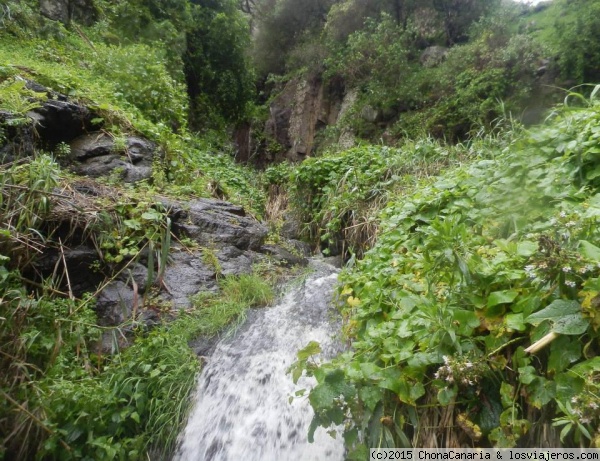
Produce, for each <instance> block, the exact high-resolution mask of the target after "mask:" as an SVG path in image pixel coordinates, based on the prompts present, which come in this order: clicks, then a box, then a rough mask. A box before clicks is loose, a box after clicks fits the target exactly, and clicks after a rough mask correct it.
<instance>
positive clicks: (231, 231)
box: [171, 199, 268, 250]
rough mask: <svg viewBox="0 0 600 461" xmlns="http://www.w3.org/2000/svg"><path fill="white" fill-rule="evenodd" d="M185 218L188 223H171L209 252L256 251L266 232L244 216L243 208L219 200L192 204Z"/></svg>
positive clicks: (189, 204) (196, 201) (207, 200)
mask: <svg viewBox="0 0 600 461" xmlns="http://www.w3.org/2000/svg"><path fill="white" fill-rule="evenodd" d="M171 203H172V202H171ZM186 215H187V216H186V218H187V220H185V221H177V222H174V223H173V228H174V229H175V230H177V231H179V232H181V233H183V234H185V235H186V236H187V237H189V238H191V239H193V240H195V241H197V242H198V243H199V244H200V245H202V246H206V247H209V248H212V247H215V248H222V247H224V246H234V247H236V248H239V249H240V250H257V249H259V248H260V246H261V245H262V243H263V241H264V239H265V237H266V236H267V232H268V231H267V228H266V227H265V226H264V225H262V224H261V223H259V222H258V221H257V220H256V219H254V218H251V217H249V216H245V212H244V209H243V208H242V207H239V206H236V205H232V204H231V203H229V202H224V201H222V200H214V199H197V200H192V201H190V202H189V203H188V209H187V212H186Z"/></svg>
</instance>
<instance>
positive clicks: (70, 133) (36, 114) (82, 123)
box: [27, 98, 96, 147]
mask: <svg viewBox="0 0 600 461" xmlns="http://www.w3.org/2000/svg"><path fill="white" fill-rule="evenodd" d="M65 99H66V98H65ZM27 115H28V116H29V117H30V118H32V119H33V121H34V123H35V129H36V131H37V133H38V135H39V138H40V140H41V141H42V142H43V143H44V144H46V145H47V146H51V147H53V146H54V145H56V144H58V143H59V142H66V143H68V142H70V141H71V140H73V139H75V138H76V137H77V136H80V135H82V134H84V133H86V132H87V131H89V130H91V129H92V126H93V125H92V119H93V118H94V117H96V115H95V114H93V113H92V112H91V111H90V110H89V109H88V108H87V107H85V106H83V105H81V104H77V103H75V102H71V101H67V100H62V99H48V100H47V101H46V102H44V103H43V104H42V106H41V107H39V108H37V109H34V110H32V111H31V112H29V113H28V114H27Z"/></svg>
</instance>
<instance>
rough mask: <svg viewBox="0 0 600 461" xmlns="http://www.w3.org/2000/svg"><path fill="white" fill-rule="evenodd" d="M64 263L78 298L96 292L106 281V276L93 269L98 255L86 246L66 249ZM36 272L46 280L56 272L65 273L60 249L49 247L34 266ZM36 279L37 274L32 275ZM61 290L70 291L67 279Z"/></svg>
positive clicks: (63, 280)
mask: <svg viewBox="0 0 600 461" xmlns="http://www.w3.org/2000/svg"><path fill="white" fill-rule="evenodd" d="M63 251H64V261H65V262H66V264H67V272H68V274H69V282H70V286H71V291H72V292H73V294H74V295H75V296H76V297H78V298H79V297H81V296H82V295H83V294H84V293H86V292H94V291H96V289H97V288H98V285H99V284H100V283H101V282H102V280H103V279H104V274H102V273H100V272H99V271H95V270H94V269H93V267H94V264H96V263H97V261H98V253H97V251H96V249H95V248H93V247H91V246H87V245H84V244H81V245H77V246H74V247H73V248H68V247H65V248H64V249H63ZM34 270H35V271H36V272H37V273H38V274H41V275H42V276H43V277H44V278H46V277H50V276H51V275H52V274H53V273H54V272H55V271H56V273H57V274H59V275H60V274H61V273H63V272H64V270H65V268H64V264H63V255H62V253H61V252H60V251H59V249H58V248H51V247H47V248H46V249H45V251H44V254H43V255H42V256H41V257H40V258H38V259H37V260H36V262H35V264H34ZM30 277H31V278H32V279H35V278H36V276H35V274H31V276H30ZM59 288H60V290H62V291H64V292H66V291H67V290H68V289H69V286H68V284H67V277H62V283H61V285H60V287H59Z"/></svg>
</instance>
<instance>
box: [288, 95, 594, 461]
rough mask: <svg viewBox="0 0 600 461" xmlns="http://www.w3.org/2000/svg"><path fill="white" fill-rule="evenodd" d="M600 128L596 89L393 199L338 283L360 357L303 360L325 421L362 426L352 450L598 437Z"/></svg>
mask: <svg viewBox="0 0 600 461" xmlns="http://www.w3.org/2000/svg"><path fill="white" fill-rule="evenodd" d="M599 90H600V87H598V86H597V87H596V88H595V89H594V91H593V93H592V94H593V96H595V97H597V95H598V93H599ZM571 98H572V99H573V100H578V101H581V98H582V97H581V95H571ZM571 98H570V99H571ZM599 122H600V104H599V103H598V100H597V99H596V98H594V99H592V100H591V101H589V103H588V104H587V105H586V106H585V107H570V106H564V107H561V108H558V109H557V110H555V112H554V113H553V115H552V117H551V118H550V119H549V121H548V122H547V124H546V125H545V126H543V127H540V128H538V129H534V130H532V131H531V132H526V133H523V134H522V135H518V134H515V137H514V139H508V140H506V139H505V140H488V142H486V143H484V144H479V145H478V144H476V143H475V144H474V145H473V150H474V152H473V154H475V155H472V157H471V160H470V161H469V162H467V163H466V164H464V165H462V166H456V167H453V168H450V169H449V170H447V171H446V172H444V173H442V174H439V175H437V176H434V177H431V178H424V179H422V180H421V181H420V182H418V183H416V184H413V185H412V187H409V188H407V189H403V190H401V191H400V193H397V194H392V195H391V196H390V198H389V202H388V203H387V204H386V205H385V206H384V207H383V209H382V211H381V213H380V215H379V219H380V220H381V233H380V236H379V238H378V240H377V243H376V245H375V246H374V247H373V248H372V249H371V250H370V251H369V252H368V253H367V254H366V255H365V257H364V259H363V260H362V261H359V262H356V263H355V266H354V267H353V268H350V269H347V270H346V271H344V273H343V274H342V275H341V277H340V280H341V283H342V287H341V288H340V295H341V296H342V297H343V299H345V307H344V308H343V310H342V312H343V315H344V317H345V319H346V321H345V334H346V336H347V337H348V338H349V339H351V340H352V349H351V351H349V352H346V353H343V354H341V355H340V356H339V357H338V358H336V359H335V360H334V361H332V362H330V363H323V364H321V365H317V364H315V362H314V361H311V360H307V358H308V356H310V355H311V354H314V353H316V352H318V350H316V348H315V346H314V345H309V346H308V348H307V350H306V351H305V352H302V353H300V354H299V358H300V359H301V361H300V362H299V364H298V365H299V366H301V367H304V368H305V369H306V371H307V372H308V373H309V374H312V375H314V376H316V378H317V380H318V382H319V384H318V385H317V386H316V387H315V388H314V389H313V390H312V391H311V393H310V401H311V404H312V405H313V407H314V409H315V413H316V414H315V418H314V420H313V425H312V431H314V429H316V427H318V426H319V425H323V426H326V427H327V426H329V425H331V424H341V423H344V422H347V423H350V424H349V425H347V426H346V427H347V430H346V434H345V437H346V442H347V444H348V445H349V446H350V447H352V449H353V454H352V455H351V459H364V457H365V456H366V453H368V450H367V448H368V447H376V446H381V447H394V446H396V447H408V446H438V445H441V446H462V444H465V443H466V444H468V445H471V444H475V445H476V446H497V447H513V446H538V443H539V440H541V438H542V434H546V435H545V436H544V437H550V438H549V439H547V440H548V443H549V444H550V445H549V446H559V445H564V446H579V445H580V444H581V445H583V446H598V443H599V440H600V434H599V433H598V432H597V428H598V423H599V422H600V412H599V411H598V406H597V405H596V404H594V403H592V402H594V401H595V400H597V396H598V392H599V391H600V382H598V370H599V368H598V363H599V362H598V353H599V352H600V351H599V350H598V328H599V327H600V324H599V323H598V307H597V305H598V304H597V301H598V298H597V296H598V292H599V291H600V285H599V280H600V272H599V269H598V262H599V260H600V247H599V246H598V245H599V242H600V234H599V233H598V217H599V216H600V214H599V210H600V209H599V208H598V197H599V195H598V182H597V177H598V161H597V155H598V152H599V150H598V148H599V147H598V146H599V142H600V138H599V131H598V126H599V124H600V123H599ZM366 184H368V181H365V185H366ZM317 349H318V348H317ZM296 376H297V372H296ZM346 415H350V416H351V418H350V421H346ZM453 422H454V423H453ZM450 426H452V427H450ZM553 429H554V432H553ZM365 450H366V451H365Z"/></svg>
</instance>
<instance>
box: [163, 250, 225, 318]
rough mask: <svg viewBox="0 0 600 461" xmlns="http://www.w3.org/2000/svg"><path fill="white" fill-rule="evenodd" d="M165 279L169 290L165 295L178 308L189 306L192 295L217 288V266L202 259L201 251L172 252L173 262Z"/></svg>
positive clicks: (165, 274)
mask: <svg viewBox="0 0 600 461" xmlns="http://www.w3.org/2000/svg"><path fill="white" fill-rule="evenodd" d="M163 281H164V285H165V287H166V289H167V290H168V295H167V294H164V295H163V297H164V298H165V299H166V300H169V301H172V302H173V307H174V308H176V309H181V308H187V307H189V306H190V305H191V302H190V297H191V296H194V295H195V294H198V293H199V292H201V291H215V290H217V281H216V272H215V268H213V267H209V266H208V265H207V264H205V263H204V262H203V261H202V253H201V252H193V253H189V252H187V251H176V252H173V253H171V262H170V264H169V265H168V266H167V268H166V270H165V273H164V276H163Z"/></svg>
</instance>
